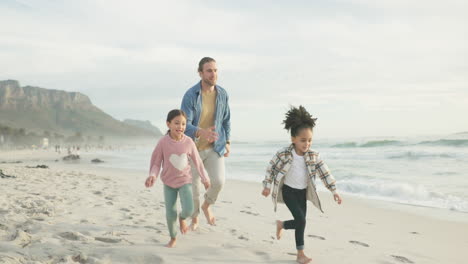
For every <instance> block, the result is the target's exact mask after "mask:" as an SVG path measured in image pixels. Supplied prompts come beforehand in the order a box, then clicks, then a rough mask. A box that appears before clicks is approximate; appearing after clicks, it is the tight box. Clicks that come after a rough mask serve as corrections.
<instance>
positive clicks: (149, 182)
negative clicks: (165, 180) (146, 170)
mask: <svg viewBox="0 0 468 264" xmlns="http://www.w3.org/2000/svg"><path fill="white" fill-rule="evenodd" d="M155 181H156V177H154V176H149V177H148V178H146V181H145V186H146V187H147V188H149V187H151V186H153V185H154V182H155Z"/></svg>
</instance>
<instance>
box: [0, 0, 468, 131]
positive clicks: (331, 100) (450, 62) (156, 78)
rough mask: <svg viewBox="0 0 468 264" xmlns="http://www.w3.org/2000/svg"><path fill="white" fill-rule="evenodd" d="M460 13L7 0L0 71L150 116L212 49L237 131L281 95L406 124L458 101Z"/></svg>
mask: <svg viewBox="0 0 468 264" xmlns="http://www.w3.org/2000/svg"><path fill="white" fill-rule="evenodd" d="M266 10H268V12H267V11H266ZM467 12H468V6H467V4H466V3H465V1H458V0H452V1H445V2H443V3H442V2H440V1H410V2H408V1H402V0H396V1H377V2H375V1H370V0H352V1H341V0H337V1H312V2H311V1H290V2H288V4H285V3H284V2H283V1H237V2H236V4H235V5H234V4H233V3H231V2H230V1H177V2H174V1H173V2H168V1H150V0H140V1H134V2H132V3H130V2H128V1H123V0H116V1H105V0H98V1H91V0H85V1H32V0H22V1H13V0H5V1H2V2H1V3H0V13H1V14H2V16H1V17H0V24H1V25H2V27H0V35H1V36H2V38H0V61H2V63H1V64H0V79H8V78H12V79H19V80H20V81H21V83H24V84H29V85H37V86H42V87H47V88H53V89H65V90H74V91H82V92H84V93H85V94H87V95H89V96H90V97H91V99H92V100H93V102H95V103H96V104H98V106H101V108H102V109H103V110H104V111H107V112H109V113H110V114H111V115H113V116H116V117H117V118H126V117H131V116H137V117H139V118H142V119H149V120H159V119H158V118H155V117H154V116H155V115H157V113H159V114H160V115H161V116H163V118H164V116H165V112H166V111H167V109H168V108H169V107H170V106H171V105H174V107H177V106H178V105H179V100H180V97H181V96H182V94H183V93H184V91H185V90H186V89H188V88H189V87H190V86H192V85H193V84H195V82H197V81H198V75H197V72H196V67H197V63H198V61H199V59H200V58H201V57H204V56H211V57H214V58H215V59H216V60H217V61H218V68H219V73H220V75H219V83H220V84H221V85H222V86H224V87H225V88H226V89H228V91H229V93H230V95H231V104H232V108H233V111H236V113H235V115H234V117H233V118H234V119H235V121H236V122H237V127H235V128H233V129H234V130H235V132H236V134H237V135H239V136H240V137H242V136H249V133H250V130H249V129H246V128H244V127H248V125H247V124H250V122H251V121H250V120H245V119H246V118H248V114H245V113H249V111H254V112H255V113H258V114H259V115H262V116H265V118H266V121H267V122H269V123H271V124H272V123H274V122H276V121H274V119H277V118H278V116H279V117H280V116H281V115H282V112H283V111H284V110H285V108H287V106H288V105H289V104H305V105H309V106H310V107H313V108H314V111H315V112H317V114H320V115H321V116H322V117H326V118H329V119H330V120H333V121H334V122H344V123H346V122H348V119H349V117H346V120H344V119H345V118H344V116H347V114H348V113H350V112H355V113H358V114H359V115H361V116H366V118H367V119H366V120H364V118H362V119H360V118H359V117H355V118H353V121H354V123H355V124H361V125H362V126H364V127H367V126H368V123H369V122H368V120H370V119H372V120H373V122H374V123H375V124H379V122H381V121H379V115H380V114H381V113H382V112H388V113H394V114H395V113H398V115H400V118H401V119H405V120H406V121H405V122H406V123H408V124H410V125H411V123H416V122H415V121H414V119H415V118H417V116H418V115H424V114H425V113H427V112H435V111H438V110H436V109H437V108H438V107H439V108H442V109H444V110H442V111H443V112H444V113H445V114H446V115H450V116H451V115H454V114H456V112H457V111H464V112H466V111H468V106H465V105H464V103H463V102H466V98H467V96H466V92H464V91H466V88H467V83H468V74H467V73H468V64H467V61H468V48H466V47H468V43H467V42H468V40H467V38H466V37H465V36H466V35H467V30H466V26H465V25H466V24H468V17H466V13H467ZM5 25H6V26H5ZM445 92H446V93H447V94H444V93H445ZM117 102H119V103H117ZM244 111H245V113H244ZM404 111H411V112H412V113H414V115H404V114H403V112H404ZM270 114H272V116H269V115H270ZM356 116H357V115H356ZM238 117H242V118H238ZM163 118H162V120H163ZM321 120H324V118H321ZM252 122H254V121H252ZM322 122H324V123H325V121H322ZM271 124H268V123H267V124H265V131H271V130H272V129H273V128H275V129H276V128H277V125H271ZM275 124H276V123H275ZM386 124H387V123H386V122H385V123H384V122H382V127H385V125H386ZM417 126H418V128H420V129H428V128H429V127H431V126H429V125H427V124H418V125H417ZM393 127H397V126H395V125H393ZM447 127H450V126H447ZM334 128H336V126H333V128H332V126H330V127H329V128H326V127H324V128H323V129H324V130H325V131H326V132H327V134H339V132H337V131H336V129H334ZM453 128H454V129H455V128H457V129H458V128H459V127H458V126H456V125H455V124H454V125H453ZM447 129H449V128H447ZM466 129H468V128H466ZM466 129H465V130H466ZM363 131H364V132H362V131H359V133H361V132H362V133H365V129H363ZM387 131H388V129H387ZM374 132H375V133H377V131H372V133H374ZM396 132H397V131H396ZM396 132H395V133H396ZM266 133H268V134H269V135H273V134H274V132H273V133H272V132H266ZM369 133H370V132H369ZM378 133H383V132H382V131H380V132H378ZM277 135H283V134H282V133H279V132H278V133H277Z"/></svg>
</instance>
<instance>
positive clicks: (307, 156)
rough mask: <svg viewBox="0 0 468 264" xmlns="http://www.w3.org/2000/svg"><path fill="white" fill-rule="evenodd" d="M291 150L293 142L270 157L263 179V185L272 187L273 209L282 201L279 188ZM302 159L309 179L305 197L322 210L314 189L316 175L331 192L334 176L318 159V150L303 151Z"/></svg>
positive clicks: (334, 189)
mask: <svg viewBox="0 0 468 264" xmlns="http://www.w3.org/2000/svg"><path fill="white" fill-rule="evenodd" d="M292 151H294V144H291V145H290V146H289V147H286V148H283V149H281V150H280V151H278V152H277V153H276V154H275V155H274V156H273V158H272V159H271V161H270V163H269V165H268V168H267V170H266V175H265V180H263V187H264V188H268V189H272V191H271V197H272V199H273V204H274V210H275V211H276V207H277V203H278V202H282V203H284V202H283V199H282V194H281V188H282V187H283V182H284V178H285V176H286V174H287V172H288V171H289V169H290V167H291V164H292V161H293V155H292ZM304 161H305V164H306V168H307V173H308V176H309V179H310V180H309V183H308V187H307V199H308V200H309V201H311V202H312V203H313V204H314V205H315V206H316V207H317V208H318V209H319V210H320V211H322V212H323V210H322V207H321V204H320V199H319V198H318V195H317V191H316V185H315V178H316V175H318V176H319V178H320V179H321V180H322V182H323V184H324V185H325V187H326V188H327V189H328V190H330V191H331V192H332V193H333V194H335V193H336V185H335V182H336V181H335V178H333V175H332V174H331V173H330V170H329V169H328V166H327V165H326V164H325V163H324V162H323V161H322V160H321V159H320V156H319V153H318V152H316V151H313V150H309V151H307V152H306V153H304ZM272 185H273V188H272Z"/></svg>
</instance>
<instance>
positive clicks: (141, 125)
mask: <svg viewBox="0 0 468 264" xmlns="http://www.w3.org/2000/svg"><path fill="white" fill-rule="evenodd" d="M123 122H124V123H125V124H128V125H131V126H134V127H139V128H143V129H146V130H148V131H151V132H153V133H155V134H157V135H160V136H162V132H161V130H159V128H157V127H155V126H153V125H152V124H151V122H150V121H148V120H146V121H140V120H134V119H125V120H124V121H123Z"/></svg>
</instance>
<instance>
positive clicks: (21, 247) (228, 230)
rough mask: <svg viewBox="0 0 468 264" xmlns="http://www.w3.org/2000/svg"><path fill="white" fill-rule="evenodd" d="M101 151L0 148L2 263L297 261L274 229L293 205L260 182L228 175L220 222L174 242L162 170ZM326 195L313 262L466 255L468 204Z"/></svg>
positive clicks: (314, 214) (309, 247)
mask: <svg viewBox="0 0 468 264" xmlns="http://www.w3.org/2000/svg"><path fill="white" fill-rule="evenodd" d="M93 158H101V157H98V156H95V155H92V154H84V155H82V159H81V160H80V161H79V162H68V163H66V162H63V161H62V160H61V156H59V155H58V154H56V153H54V152H44V151H41V150H36V151H29V150H23V151H10V152H1V153H0V162H2V163H0V169H1V170H2V172H3V174H4V175H9V176H12V177H3V178H0V263H295V261H294V260H295V252H296V250H295V245H294V232H293V231H287V230H286V231H284V233H283V238H282V239H281V240H279V241H278V240H276V239H275V220H276V219H281V220H288V219H290V218H291V216H290V213H289V211H288V210H287V208H286V207H285V206H284V205H282V204H281V205H280V206H279V210H278V212H277V213H274V212H273V207H272V202H271V198H270V197H269V198H264V197H263V196H261V195H260V192H261V188H262V187H261V183H252V182H243V181H235V180H228V181H227V182H226V185H225V188H224V190H223V191H222V193H221V197H220V199H219V201H218V203H217V204H216V205H215V206H214V207H213V211H214V213H215V215H216V216H217V226H209V225H207V224H206V221H205V219H203V218H202V219H201V225H200V228H199V230H197V231H194V232H189V233H188V234H186V235H180V234H179V236H178V242H177V246H176V248H173V249H168V248H165V247H164V245H165V244H166V243H167V242H168V240H169V236H168V231H167V228H166V220H165V211H164V200H163V194H162V182H161V181H160V179H158V181H157V183H156V184H155V186H154V187H153V188H150V189H147V188H145V187H144V184H143V183H144V180H145V179H146V177H147V173H146V172H145V170H146V168H142V169H143V170H142V171H136V170H123V169H115V168H102V167H98V166H96V165H94V164H92V163H91V162H90V160H91V159H93ZM56 160H57V161H56ZM17 161H20V162H21V163H16V162H17ZM37 165H47V166H48V168H34V167H36V166H37ZM259 173H263V172H259ZM338 180H339V179H338ZM338 188H339V187H338ZM320 196H321V200H322V203H323V207H324V211H325V214H322V213H320V212H319V211H318V210H316V209H315V208H314V207H313V206H312V205H311V204H309V207H308V209H309V210H308V217H307V227H306V240H305V246H306V253H307V254H308V255H309V256H311V257H312V258H313V262H312V263H321V264H336V263H379V264H391V263H395V264H398V263H424V264H431V263H434V264H436V263H437V264H441V263H446V264H463V263H466V261H467V258H468V252H467V251H466V249H467V248H468V215H467V214H463V213H457V212H451V211H448V210H442V209H440V210H439V209H429V208H419V207H418V208H416V207H412V206H402V205H398V206H397V205H389V204H387V203H384V202H376V201H370V200H365V199H360V198H356V197H348V196H346V195H343V199H344V202H343V204H342V205H341V206H339V205H337V204H335V203H334V202H333V200H332V196H331V194H330V193H321V194H320ZM422 210H428V211H431V212H432V214H433V217H431V216H428V215H430V214H427V213H426V214H423V213H420V211H422Z"/></svg>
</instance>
